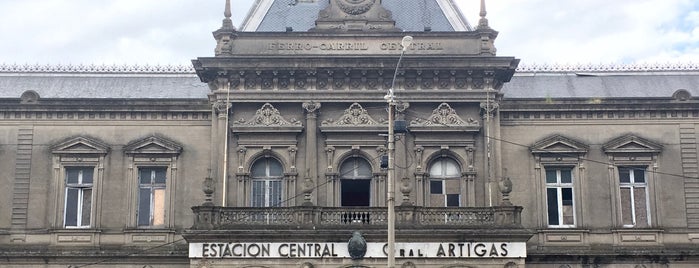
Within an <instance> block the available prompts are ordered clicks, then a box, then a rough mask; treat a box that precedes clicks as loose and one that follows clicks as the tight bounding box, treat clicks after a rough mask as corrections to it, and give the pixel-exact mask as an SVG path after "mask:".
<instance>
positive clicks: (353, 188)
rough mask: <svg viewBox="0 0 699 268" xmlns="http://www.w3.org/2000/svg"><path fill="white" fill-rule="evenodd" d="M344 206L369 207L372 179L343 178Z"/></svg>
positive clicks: (342, 202)
mask: <svg viewBox="0 0 699 268" xmlns="http://www.w3.org/2000/svg"><path fill="white" fill-rule="evenodd" d="M341 181H342V185H341V186H340V187H341V188H342V200H341V204H342V206H343V207H368V206H369V202H370V193H371V180H341Z"/></svg>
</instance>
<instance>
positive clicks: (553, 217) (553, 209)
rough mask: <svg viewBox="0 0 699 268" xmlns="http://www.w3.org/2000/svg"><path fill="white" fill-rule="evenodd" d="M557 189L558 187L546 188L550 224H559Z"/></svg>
mask: <svg viewBox="0 0 699 268" xmlns="http://www.w3.org/2000/svg"><path fill="white" fill-rule="evenodd" d="M557 190H558V189H556V188H546V205H547V207H548V218H549V225H559V222H558V191H557Z"/></svg>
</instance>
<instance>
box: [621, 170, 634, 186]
mask: <svg viewBox="0 0 699 268" xmlns="http://www.w3.org/2000/svg"><path fill="white" fill-rule="evenodd" d="M619 182H621V183H629V182H631V175H630V174H629V169H628V168H619Z"/></svg>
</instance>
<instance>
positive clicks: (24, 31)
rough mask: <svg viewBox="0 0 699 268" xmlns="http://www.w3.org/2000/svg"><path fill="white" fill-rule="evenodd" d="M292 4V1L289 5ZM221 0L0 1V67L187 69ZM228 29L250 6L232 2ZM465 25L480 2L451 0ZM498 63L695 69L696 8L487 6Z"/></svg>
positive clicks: (618, 3)
mask: <svg viewBox="0 0 699 268" xmlns="http://www.w3.org/2000/svg"><path fill="white" fill-rule="evenodd" d="M289 1H292V0H289ZM224 2H225V1H224V0H0V63H42V64H43V63H50V64H56V63H62V64H67V63H72V64H77V63H86V64H89V63H95V64H190V63H189V62H190V59H192V58H196V57H198V56H211V55H212V54H213V48H214V46H215V43H214V40H213V38H212V36H211V32H212V31H213V30H215V29H217V28H218V27H220V26H221V19H222V18H223V14H222V13H223V5H224ZM231 2H232V5H233V19H234V24H235V25H236V26H239V25H240V22H241V21H242V19H243V18H244V16H245V14H246V13H247V12H248V10H249V8H250V6H251V4H252V2H253V0H232V1H231ZM456 2H457V3H458V5H459V6H460V7H461V10H462V12H463V13H464V14H465V15H466V17H467V18H468V20H469V22H470V23H471V24H473V25H475V24H477V21H478V5H479V2H480V1H479V0H456ZM487 5H488V18H489V21H490V25H491V27H493V28H494V29H496V30H498V31H499V32H500V35H499V37H498V39H497V40H496V46H497V48H498V55H501V56H516V57H518V58H521V59H522V62H523V63H525V64H532V63H560V64H573V63H642V62H650V63H654V62H659V63H667V62H671V63H676V62H695V63H699V0H488V1H487Z"/></svg>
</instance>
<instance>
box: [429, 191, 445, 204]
mask: <svg viewBox="0 0 699 268" xmlns="http://www.w3.org/2000/svg"><path fill="white" fill-rule="evenodd" d="M445 205H446V203H445V201H444V195H443V194H431V195H430V206H432V207H444V206H445Z"/></svg>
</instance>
